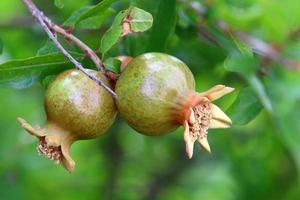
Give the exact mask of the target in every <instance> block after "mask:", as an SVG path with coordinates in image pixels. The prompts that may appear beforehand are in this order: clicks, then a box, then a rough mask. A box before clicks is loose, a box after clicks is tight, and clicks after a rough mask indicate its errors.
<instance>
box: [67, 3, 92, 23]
mask: <svg viewBox="0 0 300 200" xmlns="http://www.w3.org/2000/svg"><path fill="white" fill-rule="evenodd" d="M92 8H93V6H86V7H82V8H80V9H79V10H76V11H75V12H73V13H72V14H71V16H70V17H69V18H68V19H67V20H66V21H65V22H64V26H71V27H75V24H76V23H77V21H78V20H79V18H80V17H81V15H83V14H84V13H86V12H88V11H89V10H91V9H92Z"/></svg>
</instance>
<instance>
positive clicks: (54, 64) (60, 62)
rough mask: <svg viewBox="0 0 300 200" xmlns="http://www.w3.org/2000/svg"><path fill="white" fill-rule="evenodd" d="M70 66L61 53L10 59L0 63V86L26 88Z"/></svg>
mask: <svg viewBox="0 0 300 200" xmlns="http://www.w3.org/2000/svg"><path fill="white" fill-rule="evenodd" d="M72 56H74V58H75V59H78V60H79V59H82V58H83V56H82V55H80V54H77V53H72ZM72 66H73V64H71V63H70V61H69V60H67V59H66V58H65V56H64V55H62V54H61V53H52V54H48V55H42V56H36V57H31V58H27V59H19V60H11V61H8V62H5V63H2V64H0V86H8V87H13V88H18V89H21V88H26V87H29V86H31V85H32V84H33V83H35V82H37V81H39V80H41V79H42V78H43V77H45V76H46V75H53V74H57V73H59V72H60V71H63V70H65V69H68V68H72Z"/></svg>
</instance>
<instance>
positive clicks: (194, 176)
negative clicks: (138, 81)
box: [0, 0, 300, 200]
mask: <svg viewBox="0 0 300 200" xmlns="http://www.w3.org/2000/svg"><path fill="white" fill-rule="evenodd" d="M98 2H99V1H98V0H82V1H72V0H56V1H51V0H43V1H36V3H37V5H38V7H39V8H40V9H42V10H43V11H44V12H45V13H46V15H47V16H49V17H50V18H51V19H52V20H53V21H54V22H56V23H57V24H62V23H63V22H64V21H65V20H67V19H68V17H69V16H70V15H71V14H72V13H73V12H74V11H76V10H78V9H80V8H81V7H83V6H87V5H95V4H97V3H98ZM130 5H135V6H138V7H139V8H142V9H144V10H146V11H148V12H150V13H151V14H152V15H153V17H154V25H153V27H152V29H151V30H149V31H147V32H145V33H141V34H135V35H130V36H128V37H126V38H125V39H123V40H122V41H121V42H120V43H119V44H118V45H116V46H115V47H114V49H113V50H111V51H110V52H109V54H110V55H111V56H115V55H120V54H128V55H132V56H135V55H138V54H140V53H143V52H146V51H161V52H166V53H169V54H172V55H175V56H177V57H179V58H180V59H181V60H183V61H184V62H186V63H187V64H188V66H189V67H190V69H191V70H192V72H193V73H194V75H195V79H196V82H197V90H198V91H203V90H206V89H208V88H209V87H211V86H213V85H215V84H226V85H228V86H231V87H235V88H236V91H235V92H234V93H233V94H230V95H227V96H225V97H224V98H222V99H220V100H218V101H217V102H216V104H217V105H219V106H220V107H221V108H222V109H223V110H225V111H226V110H227V113H229V115H230V116H231V117H232V118H233V122H234V124H233V127H232V128H230V129H226V130H209V135H208V138H209V141H210V145H211V148H212V154H211V155H209V154H208V153H206V152H205V151H204V150H203V149H201V148H200V147H199V146H198V145H196V146H195V153H194V157H193V158H192V159H191V160H189V159H187V157H186V156H185V154H184V142H183V140H182V128H180V129H178V130H177V131H175V132H173V133H170V134H168V135H165V136H162V137H146V136H143V135H141V134H139V133H137V132H135V131H134V130H132V129H131V128H130V127H129V126H128V125H126V124H125V123H124V122H123V121H122V119H120V118H118V119H117V120H116V122H115V123H114V125H113V127H111V128H110V130H109V132H108V133H107V134H105V135H103V136H102V137H100V138H98V139H95V140H89V141H79V142H77V143H76V144H75V145H73V146H72V149H71V155H72V157H73V158H74V160H75V161H76V163H77V166H76V171H75V172H74V173H72V174H69V173H68V172H66V171H65V170H64V169H63V168H62V167H61V166H58V165H55V164H53V163H52V162H51V161H50V160H47V159H46V158H43V157H40V156H38V155H37V152H36V150H35V148H36V144H37V139H36V138H33V137H32V136H30V135H29V134H27V133H25V131H24V130H23V129H22V128H21V127H20V126H19V124H18V123H17V120H16V118H17V117H19V116H22V117H24V118H25V119H27V120H28V121H29V122H31V123H32V124H40V125H43V123H44V122H45V113H44V111H43V94H44V92H45V88H44V87H43V84H41V83H40V82H36V81H35V80H34V79H30V77H29V79H26V80H23V82H22V80H21V82H20V80H18V81H15V80H13V79H12V80H10V81H9V82H10V83H9V84H7V82H5V81H3V80H1V79H0V130H1V139H0V199H31V200H34V199H56V200H62V199H124V200H125V199H128V200H131V199H149V200H150V199H159V200H169V199H170V200H171V199H172V200H183V199H190V200H196V199H209V200H218V199H222V200H230V199H289V200H290V199H300V185H299V170H300V144H299V142H300V74H299V69H300V65H299V61H300V12H299V10H300V3H299V0H286V1H279V0H243V1H240V0H203V1H200V0H199V1H189V0H178V1H175V0H157V1H149V0H148V1H147V0H134V1H125V0H122V1H116V2H115V3H114V4H113V5H112V7H113V8H114V10H116V11H120V10H122V9H126V8H128V7H129V6H130ZM112 19H113V15H112V16H111V17H109V18H108V20H106V21H105V22H104V23H102V24H101V28H99V27H100V25H99V26H98V27H96V29H95V28H89V27H88V28H87V27H84V26H83V27H78V28H76V30H75V32H74V34H75V35H77V36H78V37H79V38H81V39H82V40H83V41H84V42H86V43H87V44H89V45H90V46H91V47H92V48H93V49H97V48H98V47H99V45H100V39H101V36H102V35H103V33H104V32H105V30H107V28H108V27H109V26H110V24H111V22H112ZM224 24H225V25H226V27H225V28H224ZM228 30H230V33H228ZM249 37H251V39H253V40H249ZM233 38H234V39H233ZM236 38H237V40H239V39H243V40H244V42H246V43H248V44H249V45H250V46H251V47H253V46H254V47H257V49H258V51H259V50H260V51H263V50H266V49H267V50H268V51H266V52H265V53H264V54H263V56H261V55H260V54H261V53H259V52H258V53H255V54H254V58H253V59H250V60H247V58H244V57H243V56H241V55H238V56H237V55H236V49H237V48H238V47H241V46H239V42H236V41H235V39H236ZM255 39H256V40H255ZM0 40H1V44H0V46H3V51H2V54H1V55H0V63H3V62H6V61H8V60H12V59H25V58H28V57H33V56H35V55H36V52H37V51H38V49H40V48H41V47H42V46H43V45H44V44H45V42H46V41H47V37H46V35H45V33H44V32H43V31H42V30H41V28H40V27H39V25H38V24H37V23H36V22H35V21H34V20H33V18H32V17H31V16H30V14H29V12H28V11H27V10H26V8H25V7H24V5H23V4H22V2H21V1H19V0H1V1H0ZM262 41H263V42H264V43H260V42H262ZM235 42H236V43H237V44H238V45H237V46H235V45H233V44H234V43H235ZM66 45H67V46H68V45H69V46H72V45H70V44H66ZM264 45H265V46H264ZM266 45H267V47H268V48H269V49H268V48H267V47H266ZM70 48H73V47H70ZM257 49H256V50H257ZM270 49H271V50H272V51H275V52H276V54H269V53H270ZM76 50H77V51H78V49H75V51H76ZM254 51H255V48H254ZM79 52H80V51H79ZM254 61H255V62H254ZM83 63H84V64H85V66H88V67H89V66H90V67H92V65H91V63H90V62H89V61H88V60H87V59H84V60H83ZM224 63H225V64H224ZM226 63H229V64H228V66H227V67H226ZM249 66H250V67H249ZM248 68H251V69H250V71H251V72H250V73H249V70H248ZM1 70H2V69H1V68H0V74H1V72H3V71H1ZM247 70H248V71H247ZM52 73H53V74H55V73H54V72H52ZM24 82H25V83H24ZM8 86H9V87H8Z"/></svg>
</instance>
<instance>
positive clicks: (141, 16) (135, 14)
mask: <svg viewBox="0 0 300 200" xmlns="http://www.w3.org/2000/svg"><path fill="white" fill-rule="evenodd" d="M152 20H153V19H152V16H151V14H150V13H148V12H146V11H144V10H142V9H139V8H136V7H130V8H128V9H127V10H123V11H121V12H119V13H118V15H117V16H116V17H115V19H114V21H113V24H112V25H111V27H110V28H109V29H108V30H107V32H105V34H104V35H103V37H102V39H101V45H100V51H101V53H102V54H103V55H104V54H105V53H106V52H107V51H108V50H109V49H111V48H112V47H113V45H115V44H116V43H117V42H118V41H119V39H120V38H121V37H123V36H125V35H127V34H130V33H134V32H142V31H146V30H148V29H149V28H150V27H151V25H152Z"/></svg>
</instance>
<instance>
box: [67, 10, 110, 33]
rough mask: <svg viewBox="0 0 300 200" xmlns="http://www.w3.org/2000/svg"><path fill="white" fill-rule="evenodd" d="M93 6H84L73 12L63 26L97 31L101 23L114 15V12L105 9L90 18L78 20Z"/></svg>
mask: <svg viewBox="0 0 300 200" xmlns="http://www.w3.org/2000/svg"><path fill="white" fill-rule="evenodd" d="M94 7H95V6H86V7H82V8H80V9H79V10H77V11H75V12H74V13H73V14H72V15H71V16H70V17H69V18H68V19H67V20H66V21H65V22H64V26H70V27H73V28H74V27H75V26H76V27H79V28H86V29H98V28H100V27H101V25H102V24H103V22H104V21H105V20H106V19H107V18H108V17H110V16H112V15H113V14H114V13H115V10H114V9H112V8H106V9H105V10H103V11H101V12H99V13H95V14H94V15H91V16H90V17H87V18H83V19H80V18H81V17H82V16H83V15H85V14H86V13H88V12H89V11H90V10H92V9H93V8H94Z"/></svg>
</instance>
